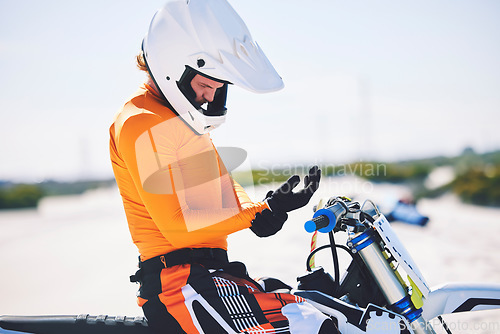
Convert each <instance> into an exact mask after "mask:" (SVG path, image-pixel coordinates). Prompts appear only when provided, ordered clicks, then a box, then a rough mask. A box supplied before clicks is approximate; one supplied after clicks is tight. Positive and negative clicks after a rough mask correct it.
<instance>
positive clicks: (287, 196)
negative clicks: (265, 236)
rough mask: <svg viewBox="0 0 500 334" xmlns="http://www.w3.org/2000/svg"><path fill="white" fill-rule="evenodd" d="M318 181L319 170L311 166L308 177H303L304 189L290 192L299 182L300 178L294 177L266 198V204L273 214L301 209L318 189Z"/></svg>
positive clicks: (319, 177)
mask: <svg viewBox="0 0 500 334" xmlns="http://www.w3.org/2000/svg"><path fill="white" fill-rule="evenodd" d="M320 179H321V169H319V168H318V166H313V167H312V168H311V169H310V170H309V175H306V176H305V177H304V189H302V190H300V191H298V192H296V193H294V192H293V191H292V190H293V188H295V187H296V186H297V185H298V184H299V182H300V177H299V176H298V175H294V176H292V177H290V178H289V179H288V180H287V181H286V182H285V183H283V184H282V185H281V187H279V188H278V190H276V191H274V192H273V193H272V194H271V195H270V196H269V197H268V198H267V204H269V207H270V208H271V211H273V212H274V213H276V212H290V211H293V210H295V209H298V208H301V207H303V206H304V205H306V204H307V203H309V200H310V199H311V197H312V195H313V194H314V192H315V191H316V190H317V189H318V187H319V180H320ZM268 194H269V193H268Z"/></svg>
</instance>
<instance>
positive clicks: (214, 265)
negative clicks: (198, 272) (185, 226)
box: [130, 248, 229, 282]
mask: <svg viewBox="0 0 500 334" xmlns="http://www.w3.org/2000/svg"><path fill="white" fill-rule="evenodd" d="M227 263H229V260H228V257H227V252H226V250H224V249H221V248H181V249H178V250H176V251H173V252H170V253H167V254H164V255H160V256H156V257H153V258H151V259H148V260H146V261H139V270H138V271H137V272H136V273H135V275H132V276H130V281H131V282H139V281H140V279H141V276H142V275H143V274H145V273H151V272H160V271H161V270H162V269H164V268H170V267H173V266H178V265H181V264H201V265H203V266H205V267H207V268H210V269H218V268H220V267H222V266H224V265H225V264H227Z"/></svg>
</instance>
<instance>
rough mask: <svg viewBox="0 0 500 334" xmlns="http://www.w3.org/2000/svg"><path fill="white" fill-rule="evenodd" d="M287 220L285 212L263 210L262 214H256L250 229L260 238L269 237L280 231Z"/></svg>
mask: <svg viewBox="0 0 500 334" xmlns="http://www.w3.org/2000/svg"><path fill="white" fill-rule="evenodd" d="M287 219H288V214H287V213H286V212H283V213H281V212H280V213H277V212H271V210H269V209H264V210H262V212H257V213H256V214H255V218H254V220H252V226H250V229H251V230H252V232H253V233H255V234H256V235H257V236H259V237H261V238H263V237H269V236H271V235H273V234H275V233H276V232H278V231H279V230H281V228H282V227H283V224H284V223H285V221H286V220H287Z"/></svg>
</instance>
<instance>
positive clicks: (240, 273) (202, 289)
mask: <svg viewBox="0 0 500 334" xmlns="http://www.w3.org/2000/svg"><path fill="white" fill-rule="evenodd" d="M220 267H221V268H219V269H217V270H210V269H208V268H207V267H205V266H203V265H201V264H196V263H194V264H182V265H175V266H172V267H165V268H163V269H161V271H159V272H154V271H146V272H143V273H141V275H140V276H141V277H140V280H139V281H140V283H141V287H140V289H139V293H138V304H139V306H141V307H142V308H143V311H144V315H145V316H146V318H147V319H148V324H149V326H150V327H151V328H152V329H154V330H155V331H156V332H157V333H188V334H196V333H248V334H257V333H291V334H306V333H307V334H313V333H320V334H323V333H325V334H326V333H338V331H337V328H336V326H335V324H334V322H333V321H332V320H331V319H330V318H328V317H327V316H325V315H324V314H322V313H321V312H319V311H318V310H317V309H315V308H314V307H313V306H312V305H310V304H309V303H307V302H306V301H305V300H304V299H303V298H301V297H298V296H294V295H292V294H288V293H269V292H265V291H264V289H263V287H262V285H261V284H259V283H258V282H256V281H254V280H252V279H251V278H250V277H248V275H247V273H246V268H245V266H244V265H243V264H242V263H240V262H228V263H226V264H224V265H221V266H220Z"/></svg>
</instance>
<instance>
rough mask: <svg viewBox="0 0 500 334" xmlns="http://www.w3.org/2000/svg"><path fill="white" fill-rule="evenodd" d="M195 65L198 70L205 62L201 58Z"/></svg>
mask: <svg viewBox="0 0 500 334" xmlns="http://www.w3.org/2000/svg"><path fill="white" fill-rule="evenodd" d="M196 65H198V68H200V67H203V66H205V60H203V59H201V58H200V59H198V61H197V62H196Z"/></svg>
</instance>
